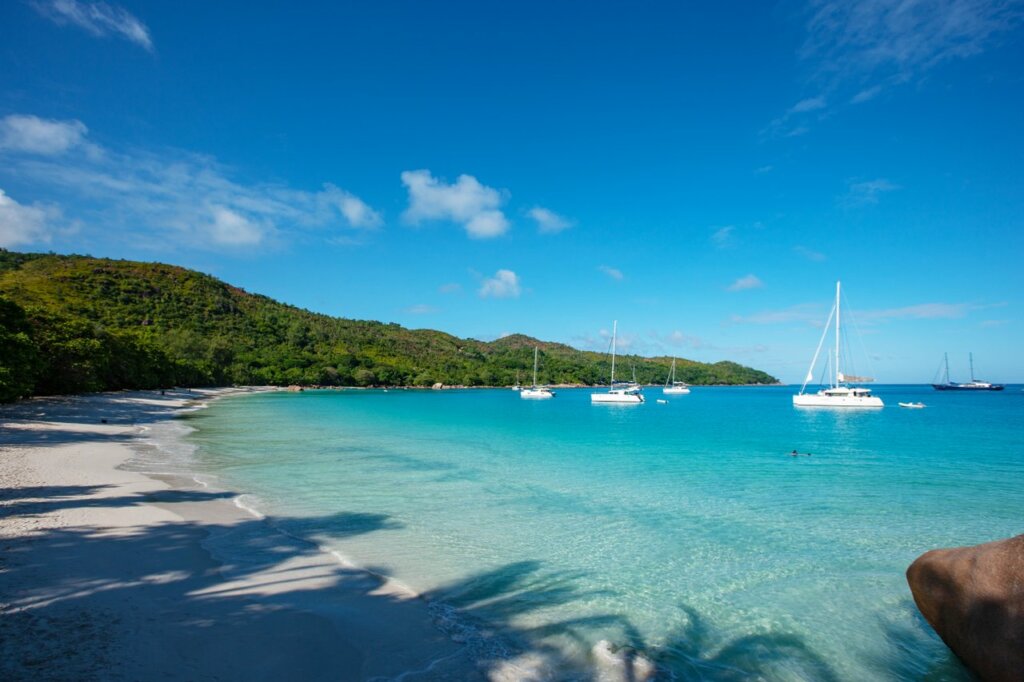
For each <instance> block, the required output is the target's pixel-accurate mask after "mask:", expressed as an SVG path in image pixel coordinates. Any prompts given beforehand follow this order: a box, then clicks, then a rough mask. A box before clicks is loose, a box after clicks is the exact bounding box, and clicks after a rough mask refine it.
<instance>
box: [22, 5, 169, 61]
mask: <svg viewBox="0 0 1024 682" xmlns="http://www.w3.org/2000/svg"><path fill="white" fill-rule="evenodd" d="M32 6H33V7H35V9H36V11H37V12H39V13H40V14H41V15H42V16H44V17H46V18H47V19H49V20H50V21H52V22H54V23H55V24H57V25H59V26H66V25H69V24H70V25H73V26H77V27H78V28H81V29H84V30H85V31H87V32H89V33H91V34H92V35H94V36H96V37H98V38H107V37H115V38H123V39H125V40H128V41H130V42H132V43H135V44H136V45H138V46H139V47H141V48H143V49H145V50H147V51H149V52H152V51H153V39H152V38H151V37H150V35H149V28H148V27H147V26H146V25H145V24H144V23H142V22H141V21H140V20H139V19H137V18H136V17H135V16H133V15H132V14H131V13H130V12H128V10H126V9H124V8H123V7H120V6H118V5H109V4H107V3H105V2H80V1H79V0H37V1H36V2H33V3H32Z"/></svg>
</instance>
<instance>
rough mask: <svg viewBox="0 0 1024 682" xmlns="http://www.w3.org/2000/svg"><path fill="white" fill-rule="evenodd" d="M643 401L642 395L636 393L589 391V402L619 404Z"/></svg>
mask: <svg viewBox="0 0 1024 682" xmlns="http://www.w3.org/2000/svg"><path fill="white" fill-rule="evenodd" d="M643 401H644V397H643V396H642V395H639V394H636V393H626V394H620V393H591V394H590V402H592V403H606V404H610V403H617V404H619V405H639V404H640V403H642V402H643Z"/></svg>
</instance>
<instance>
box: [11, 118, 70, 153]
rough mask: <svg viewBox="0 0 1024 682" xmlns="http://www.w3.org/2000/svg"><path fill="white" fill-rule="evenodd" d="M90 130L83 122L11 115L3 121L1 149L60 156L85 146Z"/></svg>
mask: <svg viewBox="0 0 1024 682" xmlns="http://www.w3.org/2000/svg"><path fill="white" fill-rule="evenodd" d="M86 132H88V129H87V128H86V127H85V124H84V123H82V122H81V121H76V120H70V121H54V120H51V119H45V118H39V117H38V116H28V115H24V114H11V115H10V116H5V117H3V118H2V119H0V149H2V150H7V151H14V152H29V153H32V154H44V155H52V154H61V153H63V152H66V151H67V150H68V149H70V148H71V147H74V146H75V145H77V144H79V143H81V142H82V139H83V138H84V137H85V134H86Z"/></svg>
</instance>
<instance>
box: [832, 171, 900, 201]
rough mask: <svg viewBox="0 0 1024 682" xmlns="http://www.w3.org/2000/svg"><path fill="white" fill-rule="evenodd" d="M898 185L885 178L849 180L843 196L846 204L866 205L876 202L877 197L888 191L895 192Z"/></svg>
mask: <svg viewBox="0 0 1024 682" xmlns="http://www.w3.org/2000/svg"><path fill="white" fill-rule="evenodd" d="M898 189H900V186H899V185H897V184H894V183H892V182H889V181H888V180H886V179H885V178H878V179H876V180H867V181H864V182H851V183H850V186H849V188H848V189H847V191H846V195H845V196H844V197H843V203H844V204H845V205H846V206H851V207H855V206H867V205H871V204H877V203H878V199H879V197H881V196H882V195H883V194H888V193H889V192H895V191H896V190H898Z"/></svg>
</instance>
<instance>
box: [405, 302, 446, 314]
mask: <svg viewBox="0 0 1024 682" xmlns="http://www.w3.org/2000/svg"><path fill="white" fill-rule="evenodd" d="M405 312H407V313H409V314H410V315H432V314H433V313H436V312H438V309H437V308H435V307H434V306H432V305H427V304H426V303H418V304H416V305H411V306H409V307H408V308H406V309H405Z"/></svg>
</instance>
